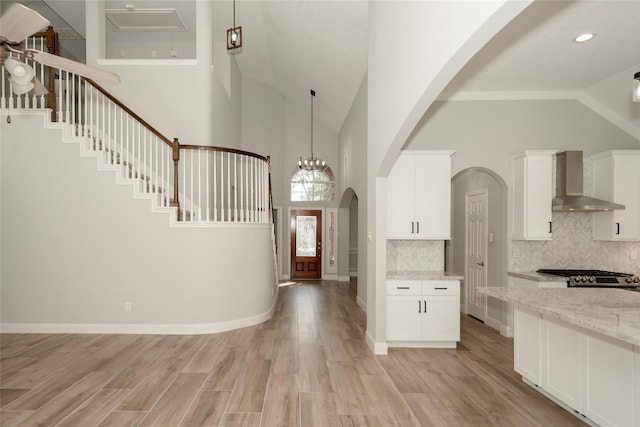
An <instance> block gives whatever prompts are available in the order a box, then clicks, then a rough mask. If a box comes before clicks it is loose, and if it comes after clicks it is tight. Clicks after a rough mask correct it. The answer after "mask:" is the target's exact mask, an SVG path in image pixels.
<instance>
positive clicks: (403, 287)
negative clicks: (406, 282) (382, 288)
mask: <svg viewBox="0 0 640 427" xmlns="http://www.w3.org/2000/svg"><path fill="white" fill-rule="evenodd" d="M396 289H409V287H408V286H396Z"/></svg>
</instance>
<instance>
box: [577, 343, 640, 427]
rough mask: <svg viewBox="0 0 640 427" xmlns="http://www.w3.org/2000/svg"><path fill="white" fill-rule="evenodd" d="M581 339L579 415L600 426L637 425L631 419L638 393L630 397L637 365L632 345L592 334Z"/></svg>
mask: <svg viewBox="0 0 640 427" xmlns="http://www.w3.org/2000/svg"><path fill="white" fill-rule="evenodd" d="M585 339H586V345H585V365H586V366H585V378H584V381H585V386H584V395H583V409H582V413H583V414H585V415H586V416H587V417H589V418H590V419H592V420H593V421H595V422H596V423H598V424H600V425H602V426H621V427H622V426H640V419H638V418H636V419H635V420H634V417H635V416H636V415H635V411H636V408H637V406H638V404H639V402H640V390H635V394H634V381H635V379H636V378H637V375H638V373H637V371H634V369H636V370H637V369H638V366H637V359H636V358H637V353H635V352H634V349H633V345H631V344H627V343H623V342H621V341H618V340H614V339H612V338H609V337H605V336H604V335H598V334H595V333H588V334H586V335H585ZM634 366H635V368H634ZM634 375H635V377H634Z"/></svg>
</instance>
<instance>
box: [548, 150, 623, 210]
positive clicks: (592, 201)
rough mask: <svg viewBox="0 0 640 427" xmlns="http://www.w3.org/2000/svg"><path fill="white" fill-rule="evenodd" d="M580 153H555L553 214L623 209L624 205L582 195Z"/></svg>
mask: <svg viewBox="0 0 640 427" xmlns="http://www.w3.org/2000/svg"><path fill="white" fill-rule="evenodd" d="M582 173H583V169H582V151H563V152H561V153H556V197H555V198H554V199H553V201H552V206H553V208H552V209H553V211H554V212H600V211H610V210H613V209H624V205H619V204H617V203H613V202H608V201H606V200H600V199H596V198H593V197H588V196H585V195H584V194H583V185H584V184H583V176H582Z"/></svg>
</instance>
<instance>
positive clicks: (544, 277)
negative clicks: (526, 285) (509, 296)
mask: <svg viewBox="0 0 640 427" xmlns="http://www.w3.org/2000/svg"><path fill="white" fill-rule="evenodd" d="M507 274H508V275H509V276H512V277H519V278H521V279H527V280H535V281H536V282H565V283H566V282H567V279H566V278H562V277H560V276H554V275H553V274H544V273H538V272H536V271H509V272H507Z"/></svg>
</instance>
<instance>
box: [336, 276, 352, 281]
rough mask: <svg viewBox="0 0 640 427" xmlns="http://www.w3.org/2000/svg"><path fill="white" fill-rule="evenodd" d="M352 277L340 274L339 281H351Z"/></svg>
mask: <svg viewBox="0 0 640 427" xmlns="http://www.w3.org/2000/svg"><path fill="white" fill-rule="evenodd" d="M350 280H351V277H349V276H338V282H349V281H350Z"/></svg>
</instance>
